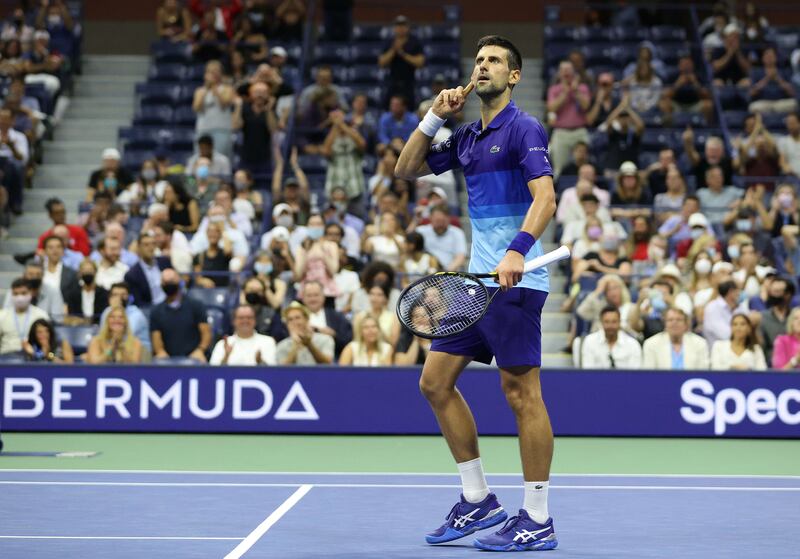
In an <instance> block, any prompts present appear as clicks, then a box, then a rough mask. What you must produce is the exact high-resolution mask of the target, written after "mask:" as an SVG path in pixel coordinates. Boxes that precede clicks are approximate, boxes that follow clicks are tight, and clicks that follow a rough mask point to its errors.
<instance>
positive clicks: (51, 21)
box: [47, 16, 61, 27]
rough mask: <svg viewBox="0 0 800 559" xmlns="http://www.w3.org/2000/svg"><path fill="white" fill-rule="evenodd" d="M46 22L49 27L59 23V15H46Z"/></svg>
mask: <svg viewBox="0 0 800 559" xmlns="http://www.w3.org/2000/svg"><path fill="white" fill-rule="evenodd" d="M47 23H48V25H49V26H50V27H55V26H57V25H61V16H47Z"/></svg>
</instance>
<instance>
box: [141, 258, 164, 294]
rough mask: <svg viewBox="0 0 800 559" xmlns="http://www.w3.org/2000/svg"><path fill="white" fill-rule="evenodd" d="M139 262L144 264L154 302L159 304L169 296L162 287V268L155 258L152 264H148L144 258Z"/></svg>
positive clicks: (143, 267) (143, 269)
mask: <svg viewBox="0 0 800 559" xmlns="http://www.w3.org/2000/svg"><path fill="white" fill-rule="evenodd" d="M139 263H140V264H141V265H142V271H143V272H144V277H146V278H147V285H149V286H150V297H151V298H152V299H153V304H154V305H157V304H159V303H160V302H161V301H163V300H164V299H166V298H167V296H166V295H164V290H163V289H162V288H161V269H160V268H159V267H158V263H157V262H156V261H155V260H153V264H151V265H148V264H147V263H146V262H145V261H144V260H140V261H139Z"/></svg>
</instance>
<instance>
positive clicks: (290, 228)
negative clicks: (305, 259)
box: [261, 203, 324, 255]
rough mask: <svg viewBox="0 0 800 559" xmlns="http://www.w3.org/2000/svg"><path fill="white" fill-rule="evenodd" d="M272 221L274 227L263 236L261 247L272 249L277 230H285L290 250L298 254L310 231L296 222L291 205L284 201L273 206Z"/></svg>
mask: <svg viewBox="0 0 800 559" xmlns="http://www.w3.org/2000/svg"><path fill="white" fill-rule="evenodd" d="M272 223H273V224H274V227H273V228H272V229H271V230H269V231H267V232H266V233H264V234H263V235H262V236H261V248H262V249H263V250H271V244H272V239H273V236H274V235H275V232H276V231H281V233H283V232H284V231H285V232H287V233H288V242H289V250H290V251H291V253H292V254H293V255H294V254H297V249H298V248H299V247H300V244H301V243H302V242H303V241H304V240H305V239H306V238H307V237H308V231H307V229H306V228H305V227H304V226H302V225H297V224H296V222H295V218H294V212H293V211H292V208H291V206H289V205H288V204H284V203H280V204H275V207H274V208H272ZM279 228H280V229H279ZM323 232H324V231H323Z"/></svg>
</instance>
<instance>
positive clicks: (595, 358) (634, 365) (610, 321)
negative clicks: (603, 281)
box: [581, 305, 642, 369]
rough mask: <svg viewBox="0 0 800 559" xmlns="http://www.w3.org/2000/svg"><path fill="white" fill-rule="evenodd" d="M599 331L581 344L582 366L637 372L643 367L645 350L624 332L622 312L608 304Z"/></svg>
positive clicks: (601, 318) (601, 314) (601, 317)
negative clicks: (634, 370) (635, 370)
mask: <svg viewBox="0 0 800 559" xmlns="http://www.w3.org/2000/svg"><path fill="white" fill-rule="evenodd" d="M599 314H600V318H599V320H598V322H600V323H601V326H602V329H600V328H598V329H597V330H595V332H593V333H591V334H589V335H588V336H586V337H585V338H584V339H583V342H582V343H581V364H582V366H583V367H584V368H593V369H594V368H604V369H638V368H640V367H641V364H642V347H641V346H640V345H639V342H637V341H636V340H635V339H634V338H632V337H631V336H630V335H628V334H627V333H626V332H624V331H623V330H622V329H621V326H620V325H621V313H620V309H618V308H617V307H615V306H612V305H609V306H606V307H604V308H603V309H602V310H601V311H600V313H599Z"/></svg>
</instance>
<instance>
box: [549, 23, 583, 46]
mask: <svg viewBox="0 0 800 559" xmlns="http://www.w3.org/2000/svg"><path fill="white" fill-rule="evenodd" d="M575 30H576V27H575V26H573V25H545V26H544V38H545V42H550V41H572V40H574V39H575ZM548 48H549V47H548Z"/></svg>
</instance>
